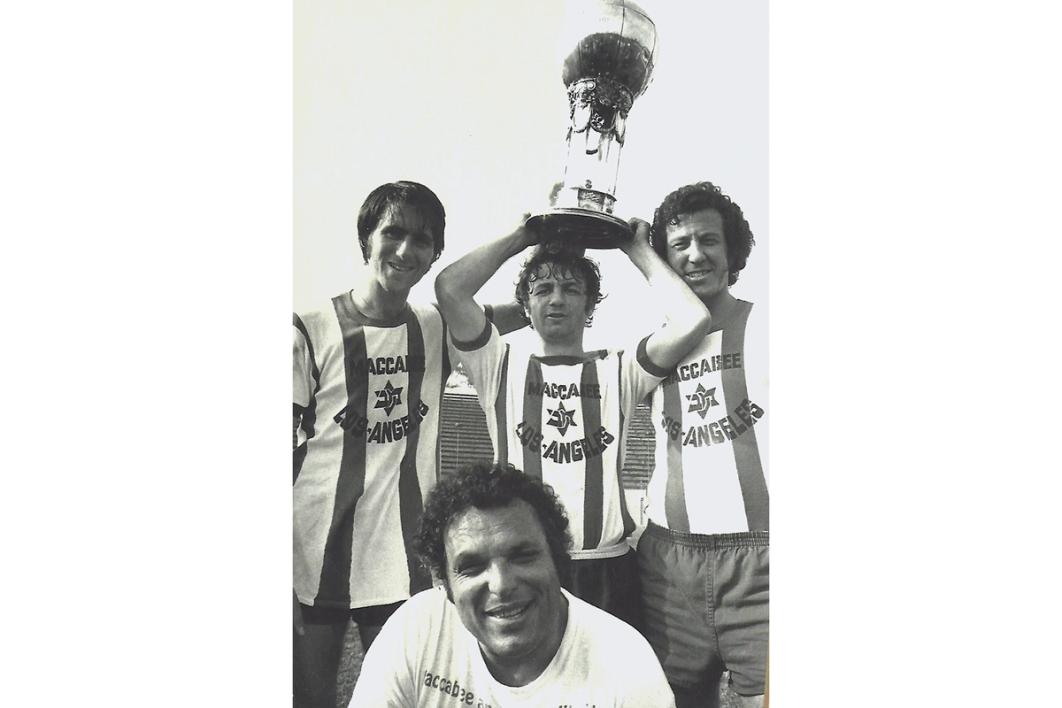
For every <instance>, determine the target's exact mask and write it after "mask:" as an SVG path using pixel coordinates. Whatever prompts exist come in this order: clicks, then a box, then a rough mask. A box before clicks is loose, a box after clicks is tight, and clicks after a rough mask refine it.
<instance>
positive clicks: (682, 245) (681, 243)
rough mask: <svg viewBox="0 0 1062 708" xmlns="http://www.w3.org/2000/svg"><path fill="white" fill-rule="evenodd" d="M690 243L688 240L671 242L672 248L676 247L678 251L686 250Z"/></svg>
mask: <svg viewBox="0 0 1062 708" xmlns="http://www.w3.org/2000/svg"><path fill="white" fill-rule="evenodd" d="M689 245H690V244H689V242H688V241H674V242H673V243H672V244H671V248H673V249H675V250H676V251H684V250H686V247H687V246H689Z"/></svg>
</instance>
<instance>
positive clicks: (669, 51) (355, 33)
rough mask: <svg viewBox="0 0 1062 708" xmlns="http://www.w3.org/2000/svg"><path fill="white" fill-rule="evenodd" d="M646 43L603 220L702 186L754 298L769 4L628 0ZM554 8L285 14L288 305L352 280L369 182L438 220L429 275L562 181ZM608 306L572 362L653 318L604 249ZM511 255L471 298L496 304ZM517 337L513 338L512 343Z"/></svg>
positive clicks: (645, 298)
mask: <svg viewBox="0 0 1062 708" xmlns="http://www.w3.org/2000/svg"><path fill="white" fill-rule="evenodd" d="M639 4H640V6H641V7H642V8H643V9H644V10H645V11H646V12H647V14H648V15H649V16H650V17H651V18H652V19H653V21H654V22H655V23H656V27H657V37H658V43H659V45H660V48H659V52H658V56H657V64H656V68H655V70H654V73H653V80H652V83H651V84H650V85H649V88H648V90H647V91H646V92H645V93H644V94H643V95H642V96H641V97H640V98H638V99H636V100H635V102H634V105H633V107H632V109H631V112H630V115H629V120H628V127H627V140H626V144H625V145H624V146H623V152H622V154H621V159H620V169H619V181H618V188H617V194H616V196H617V203H616V213H617V215H619V216H622V217H624V218H627V217H630V216H639V217H641V218H644V219H646V220H647V221H651V220H652V213H653V210H654V209H655V208H656V206H657V205H658V204H659V203H660V201H661V199H662V198H663V197H664V195H666V194H667V193H668V192H669V191H671V190H672V189H674V188H676V187H679V186H681V185H684V184H687V183H690V182H694V181H699V180H705V179H707V180H710V181H712V182H715V183H716V184H718V185H719V186H720V187H721V188H722V189H723V191H725V192H727V193H728V194H729V195H730V196H731V197H732V198H733V199H735V200H736V201H737V202H738V203H739V204H740V205H741V207H742V209H743V210H744V212H745V215H746V217H747V218H748V220H749V223H750V224H751V226H752V229H753V233H754V234H755V237H756V246H755V247H754V249H753V251H752V255H751V257H750V258H749V265H748V266H747V267H746V268H745V270H744V271H743V272H742V274H741V279H740V280H739V282H738V283H737V285H735V287H734V288H733V292H734V294H735V295H737V296H738V297H741V298H744V299H748V300H752V301H754V302H757V303H759V304H760V306H761V307H765V306H766V301H767V251H768V243H769V238H768V223H767V178H768V175H767V58H768V57H767V3H766V2H764V1H762V0H757V1H754V2H715V1H712V2H700V3H692V2H684V1H681V0H655V1H654V0H644V2H641V3H639ZM564 17H565V3H564V2H563V1H562V0H542V1H539V2H534V3H526V2H511V1H509V0H462V1H461V2H427V1H424V0H393V1H391V2H351V1H349V0H348V1H345V2H342V1H339V0H316V1H314V2H309V1H307V0H299V1H298V2H296V3H295V14H294V20H295V24H294V26H295V35H294V50H295V61H294V97H295V106H294V108H295V120H294V129H295V143H294V146H295V153H294V167H295V183H294V233H295V236H294V305H295V309H296V310H300V311H301V310H306V309H312V308H315V307H318V306H320V305H321V304H323V303H326V302H327V299H328V298H330V297H332V296H333V295H335V294H337V293H339V292H342V291H344V290H347V289H349V288H350V287H351V285H352V283H353V282H355V281H354V279H355V278H358V277H360V276H361V268H360V267H361V262H362V259H361V255H360V252H359V251H358V247H357V242H356V230H355V220H356V216H357V211H358V209H359V207H360V206H361V202H362V201H363V200H364V198H365V197H366V196H367V195H368V193H369V192H370V191H371V190H372V189H373V188H375V187H376V186H378V185H380V184H383V183H385V182H389V181H393V180H398V179H412V180H416V181H418V182H423V183H424V184H426V185H427V186H429V187H430V188H432V189H433V190H434V191H435V192H436V193H437V194H438V195H439V197H440V198H441V199H442V201H443V204H444V206H445V207H446V213H447V225H446V249H445V251H444V252H443V255H442V257H441V258H440V260H439V262H438V263H437V264H436V265H435V267H434V268H433V269H432V270H431V271H429V273H428V275H427V276H426V277H425V278H424V280H422V281H421V282H420V283H419V284H418V285H417V286H416V287H415V288H414V290H413V293H412V295H411V297H412V298H413V299H416V300H418V301H422V302H423V301H430V300H433V299H434V295H433V291H432V283H433V281H434V276H435V275H436V274H437V273H438V272H439V270H440V269H441V267H442V266H445V265H446V264H447V263H450V262H452V261H453V260H455V259H457V258H459V257H460V256H461V255H463V254H464V253H467V252H468V251H469V250H471V249H472V248H474V247H475V246H477V245H478V244H480V243H482V242H484V241H485V240H488V239H489V238H492V237H494V236H497V235H500V234H501V233H505V232H507V231H509V230H511V228H512V227H513V226H515V225H516V224H517V223H518V219H519V217H520V215H521V214H522V213H524V212H525V211H536V210H537V207H539V206H540V205H541V204H543V203H544V201H545V199H546V196H547V194H548V191H549V189H550V187H551V186H552V185H553V183H554V182H556V181H558V180H560V179H561V178H562V176H563V172H564V137H565V133H566V130H567V112H568V102H567V96H566V91H565V88H564V84H563V83H562V81H561V78H560V76H561V61H562V59H563V57H564V55H565V54H566V53H567V50H569V49H570V47H565V46H562V40H561V38H562V35H563V23H564ZM588 255H590V256H591V257H592V258H595V259H596V260H598V261H599V263H600V265H601V271H602V288H603V290H604V291H605V292H606V293H607V298H606V299H605V301H604V302H603V303H602V304H601V306H600V307H599V309H598V312H597V314H596V316H595V321H594V326H593V327H592V328H591V329H590V330H588V332H587V335H586V340H585V344H586V346H587V347H588V348H596V347H601V346H612V347H615V346H618V345H620V344H629V342H630V341H631V340H632V339H636V338H638V337H640V336H641V335H642V334H644V333H646V332H648V331H651V330H652V329H654V328H655V327H656V326H658V324H659V322H660V315H659V313H658V312H657V311H656V310H655V309H654V308H653V307H652V299H651V295H650V293H649V290H648V288H647V286H646V285H645V281H644V280H643V279H642V277H641V275H640V274H639V273H638V272H637V271H636V269H635V268H634V266H633V265H631V264H630V262H629V261H628V260H627V258H626V257H625V256H624V255H623V254H622V253H621V252H619V251H590V252H588ZM521 260H522V256H519V257H517V258H514V259H511V260H510V261H509V262H508V263H507V264H506V266H504V267H503V268H502V269H501V270H500V271H499V273H498V274H497V275H496V276H495V277H494V278H493V279H492V280H491V281H490V282H489V283H487V285H486V286H484V288H483V290H481V292H480V296H479V298H478V299H479V300H480V302H502V301H507V300H509V299H511V297H512V290H513V281H514V280H515V278H516V274H517V271H518V268H519V263H520V261H521ZM523 334H525V335H526V334H527V333H526V332H525V333H523Z"/></svg>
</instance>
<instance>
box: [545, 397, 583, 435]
mask: <svg viewBox="0 0 1062 708" xmlns="http://www.w3.org/2000/svg"><path fill="white" fill-rule="evenodd" d="M546 412H547V413H549V420H547V421H546V425H552V426H553V427H554V428H556V429H557V430H558V431H559V432H560V434H561V437H562V438H563V437H564V434H565V433H567V432H568V428H570V427H571V426H573V425H574V426H575V427H579V424H578V423H576V422H575V409H572V410H567V409H566V408H565V407H564V401H561V402H560V405H559V406H557V408H556V409H553V408H547V409H546Z"/></svg>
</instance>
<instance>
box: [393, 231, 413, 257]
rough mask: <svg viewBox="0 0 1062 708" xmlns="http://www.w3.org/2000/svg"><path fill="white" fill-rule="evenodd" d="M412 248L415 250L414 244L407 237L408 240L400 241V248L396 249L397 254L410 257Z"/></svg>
mask: <svg viewBox="0 0 1062 708" xmlns="http://www.w3.org/2000/svg"><path fill="white" fill-rule="evenodd" d="M411 248H413V243H412V241H411V240H410V237H409V236H407V237H406V238H404V239H402V240H401V241H399V243H398V248H396V249H395V254H396V255H398V256H407V255H409V251H410V249H411Z"/></svg>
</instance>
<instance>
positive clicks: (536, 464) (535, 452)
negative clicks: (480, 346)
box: [499, 357, 542, 479]
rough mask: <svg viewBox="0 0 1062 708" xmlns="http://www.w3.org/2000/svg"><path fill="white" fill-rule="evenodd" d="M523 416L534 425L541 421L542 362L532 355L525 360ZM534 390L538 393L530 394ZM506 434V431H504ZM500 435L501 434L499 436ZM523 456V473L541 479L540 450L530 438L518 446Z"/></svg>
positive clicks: (539, 423)
mask: <svg viewBox="0 0 1062 708" xmlns="http://www.w3.org/2000/svg"><path fill="white" fill-rule="evenodd" d="M523 383H524V385H523V396H521V398H522V399H523V402H524V404H523V408H524V410H523V413H524V415H523V418H522V419H521V420H524V421H533V422H534V423H535V425H536V426H541V424H542V423H541V422H542V395H541V393H542V363H541V362H539V360H538V359H536V358H534V357H532V358H530V359H528V361H527V371H526V373H525V374H524V381H523ZM532 391H535V392H537V393H538V394H539V395H532V394H531V392H532ZM506 434H507V433H506ZM499 437H501V436H499ZM520 450H521V451H522V452H523V457H524V470H523V471H524V474H526V475H528V476H529V477H534V478H535V479H542V457H541V454H542V450H541V449H540V448H539V446H538V443H536V442H535V441H534V440H531V441H529V442H527V443H525V444H523V445H521V446H520Z"/></svg>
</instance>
